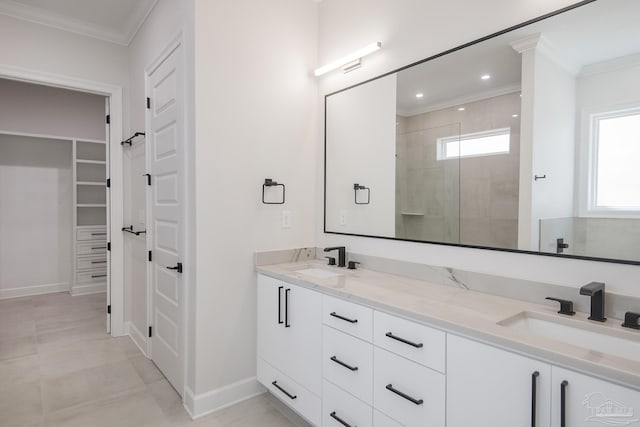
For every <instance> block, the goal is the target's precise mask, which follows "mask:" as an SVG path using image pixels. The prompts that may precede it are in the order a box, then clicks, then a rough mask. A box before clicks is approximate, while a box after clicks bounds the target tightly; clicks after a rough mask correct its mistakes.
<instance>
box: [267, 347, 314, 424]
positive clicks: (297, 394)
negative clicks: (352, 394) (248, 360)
mask: <svg viewBox="0 0 640 427" xmlns="http://www.w3.org/2000/svg"><path fill="white" fill-rule="evenodd" d="M258 380H259V381H260V382H261V383H262V384H263V385H265V386H266V387H267V388H268V389H269V391H270V392H271V393H272V394H273V395H275V396H278V397H279V398H281V400H282V402H284V403H285V404H286V405H287V406H289V407H290V408H291V409H293V410H294V411H296V412H297V413H298V414H300V415H301V416H303V417H304V418H306V419H307V421H309V422H311V423H312V424H313V425H316V426H320V423H321V408H322V402H321V400H320V398H319V397H317V396H316V395H314V394H313V393H311V392H310V391H309V390H307V389H306V388H304V387H302V386H301V385H300V384H298V383H297V382H295V381H294V380H292V379H291V378H290V377H288V376H286V375H285V374H283V373H282V372H280V371H279V370H277V369H276V368H274V367H273V366H271V365H270V364H268V363H267V362H265V361H264V360H262V359H260V358H258Z"/></svg>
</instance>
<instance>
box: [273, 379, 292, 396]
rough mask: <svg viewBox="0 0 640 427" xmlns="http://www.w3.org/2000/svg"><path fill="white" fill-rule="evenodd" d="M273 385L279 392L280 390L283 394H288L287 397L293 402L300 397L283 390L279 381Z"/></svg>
mask: <svg viewBox="0 0 640 427" xmlns="http://www.w3.org/2000/svg"><path fill="white" fill-rule="evenodd" d="M271 385H273V386H274V387H275V388H277V389H278V390H280V391H281V392H283V393H284V394H286V395H287V397H288V398H289V399H291V400H294V399H297V398H298V396H294V395H293V394H290V393H289V392H288V391H287V390H285V389H283V388H282V387H280V386H279V385H278V382H277V381H274V382H272V383H271Z"/></svg>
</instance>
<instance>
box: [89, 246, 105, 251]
mask: <svg viewBox="0 0 640 427" xmlns="http://www.w3.org/2000/svg"><path fill="white" fill-rule="evenodd" d="M96 249H107V247H106V246H96V247H95V248H91V250H92V251H95V250H96Z"/></svg>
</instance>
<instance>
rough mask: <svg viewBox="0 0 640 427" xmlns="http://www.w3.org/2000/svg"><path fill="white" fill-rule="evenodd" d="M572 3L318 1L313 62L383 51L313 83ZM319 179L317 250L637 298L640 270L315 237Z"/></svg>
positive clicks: (385, 65) (379, 66)
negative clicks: (377, 46)
mask: <svg viewBox="0 0 640 427" xmlns="http://www.w3.org/2000/svg"><path fill="white" fill-rule="evenodd" d="M571 3H573V1H571V0H544V1H531V0H517V1H513V0H490V1H483V2H471V1H468V0H452V1H448V2H432V1H429V2H427V1H423V0H407V1H403V2H397V1H394V0H376V1H375V2H373V3H372V2H371V1H367V0H352V1H349V2H345V1H343V0H324V1H323V2H322V3H320V24H319V25H320V33H319V52H320V55H319V63H321V64H322V63H326V62H328V61H330V60H332V59H334V58H337V57H340V56H342V55H344V54H346V53H349V52H352V51H353V50H356V49H358V48H360V47H362V46H365V45H367V44H368V43H371V42H372V41H375V40H381V41H382V42H383V49H382V50H381V51H380V52H378V53H376V54H374V55H372V56H371V57H368V58H365V60H364V62H363V68H361V69H360V70H357V71H355V72H352V73H349V74H346V75H343V74H341V73H339V72H335V73H331V74H328V75H327V76H326V77H325V78H324V79H322V80H321V82H320V95H321V96H323V95H324V94H326V93H330V92H332V91H334V90H337V89H340V88H343V87H347V86H349V85H351V84H354V83H357V82H360V81H363V80H366V79H368V78H371V77H375V76H377V75H380V74H382V73H384V72H387V71H391V70H393V69H395V68H397V67H400V66H403V65H406V64H409V63H411V62H413V61H415V60H418V59H421V58H425V57H427V56H429V55H431V54H435V53H438V52H441V51H443V50H445V49H447V48H451V47H455V46H457V45H460V44H462V43H464V42H467V41H470V40H473V39H476V38H478V37H481V36H484V35H486V34H489V33H492V32H494V31H498V30H501V29H504V28H506V27H509V26H511V25H514V24H517V23H519V22H522V21H525V20H527V19H530V18H534V17H536V16H539V15H542V14H544V13H547V12H550V11H553V10H555V9H559V8H561V7H564V6H567V5H569V4H571ZM460 11H464V13H461V12H460ZM496 11H499V13H496ZM354 23H357V25H355V24H354ZM319 105H322V104H321V103H319ZM523 114H524V111H523ZM320 125H321V123H320ZM322 141H323V138H322V126H319V127H318V137H317V146H318V161H317V164H318V165H322V162H323V158H322ZM320 171H321V169H320ZM322 180H323V177H322V174H321V172H320V173H318V178H317V183H316V185H317V189H318V194H317V198H316V205H317V207H318V215H317V218H318V220H317V221H316V230H317V243H318V245H319V246H328V245H333V244H346V245H347V246H348V249H349V250H350V251H353V252H359V253H364V254H369V255H376V256H383V257H391V258H396V259H403V260H407V261H414V262H422V263H427V264H434V265H446V266H451V267H457V268H461V269H466V270H472V271H478V272H484V273H490V274H498V275H503V276H507V277H516V278H522V279H529V280H535V281H543V282H549V283H554V284H560V285H566V286H575V287H579V286H581V285H583V284H584V283H587V282H590V281H593V280H600V281H604V282H606V283H607V286H608V289H610V290H611V291H615V292H620V293H627V294H631V295H638V294H639V293H640V290H639V288H638V286H637V284H638V283H640V268H639V267H635V266H628V265H619V264H610V263H600V262H588V261H579V260H564V259H558V258H552V257H543V256H535V255H525V254H516V253H504V252H496V251H487V250H475V249H464V248H456V247H447V246H432V245H427V244H414V243H409V242H392V241H386V240H382V239H369V238H358V237H345V236H333V235H326V234H324V233H323V232H322V221H321V220H320V218H322V210H323V192H322Z"/></svg>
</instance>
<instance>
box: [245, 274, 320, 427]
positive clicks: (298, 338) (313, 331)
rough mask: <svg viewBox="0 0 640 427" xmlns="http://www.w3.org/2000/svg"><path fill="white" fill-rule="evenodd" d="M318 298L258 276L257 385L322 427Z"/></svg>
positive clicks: (314, 294) (299, 288)
mask: <svg viewBox="0 0 640 427" xmlns="http://www.w3.org/2000/svg"><path fill="white" fill-rule="evenodd" d="M321 310H322V295H321V294H320V293H318V292H314V291H311V290H309V289H305V288H303V287H300V286H296V285H291V284H289V283H286V282H282V281H279V280H276V279H273V278H271V277H267V276H264V275H261V274H259V275H258V315H257V320H258V343H257V344H258V381H260V382H261V383H262V384H263V385H264V386H265V387H267V388H269V390H271V392H272V393H273V394H274V395H275V396H277V397H279V398H281V399H282V401H283V402H284V403H286V404H287V405H289V406H291V407H292V408H293V409H294V410H296V411H297V412H299V413H300V414H301V415H302V416H304V417H306V418H307V419H308V420H309V421H311V422H312V423H314V424H315V425H320V396H321V395H322V374H321V371H322V366H321V354H322V313H321Z"/></svg>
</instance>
